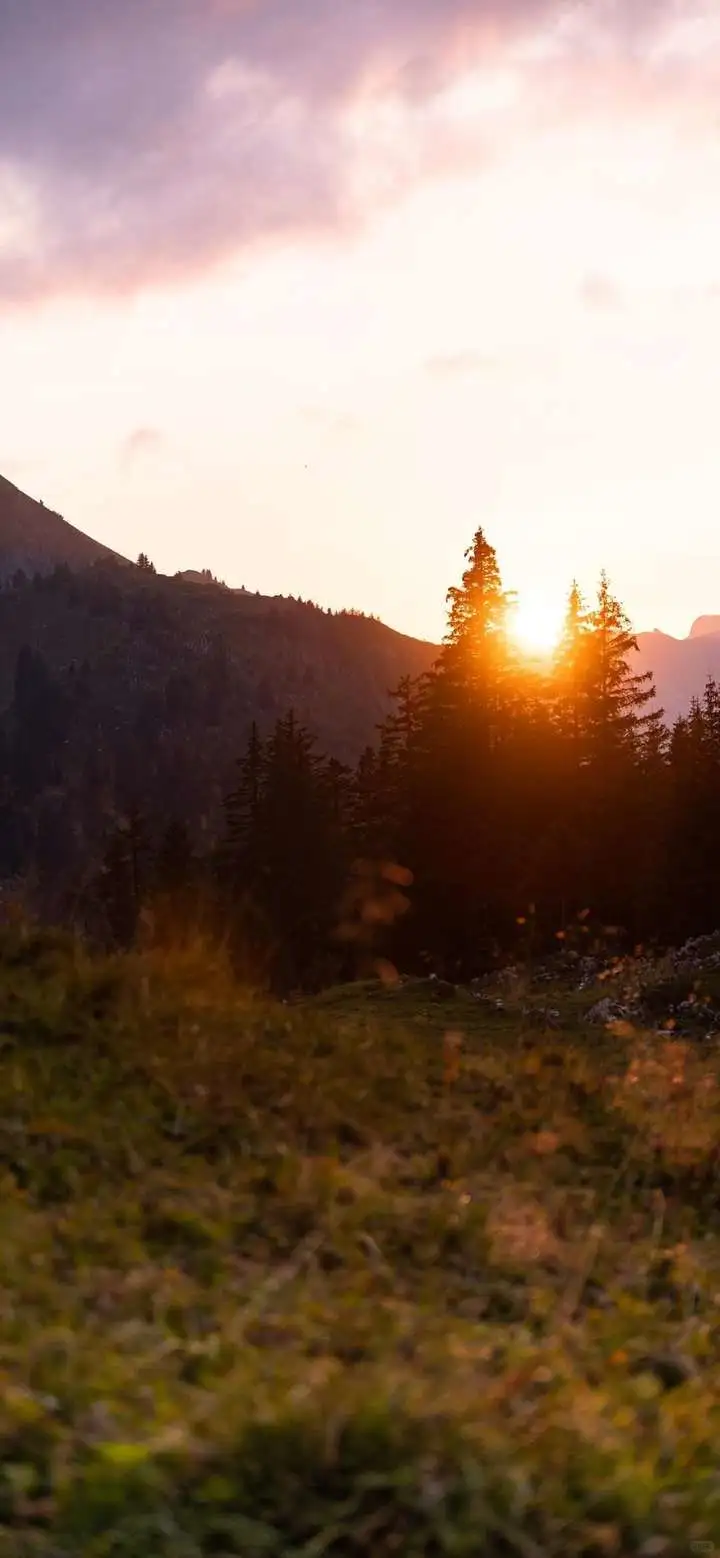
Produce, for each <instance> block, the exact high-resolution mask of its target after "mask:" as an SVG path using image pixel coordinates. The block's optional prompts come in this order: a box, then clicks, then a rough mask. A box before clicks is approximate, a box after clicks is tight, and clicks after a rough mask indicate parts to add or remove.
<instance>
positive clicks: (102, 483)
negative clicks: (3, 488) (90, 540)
mask: <svg viewBox="0 0 720 1558" xmlns="http://www.w3.org/2000/svg"><path fill="white" fill-rule="evenodd" d="M719 87H720V0H713V3H707V0H705V3H699V0H697V3H696V0H575V3H574V0H567V3H566V0H562V3H561V0H123V3H122V4H118V3H117V0H0V406H1V411H2V415H1V416H0V472H1V473H2V474H3V475H5V476H7V477H9V478H10V480H12V481H15V482H16V483H17V484H18V485H19V486H21V487H22V488H23V489H24V490H26V491H28V492H30V493H31V494H32V495H33V496H34V497H42V498H43V500H44V501H45V503H46V504H48V505H49V506H51V507H53V508H55V509H58V510H59V511H60V512H61V513H62V514H63V515H64V516H65V518H66V519H68V520H70V521H71V522H72V523H73V524H75V525H77V526H79V527H80V528H81V529H83V530H86V531H88V532H89V533H90V534H91V535H93V536H95V537H97V539H99V540H101V541H103V542H105V543H106V544H107V545H109V546H111V547H113V548H114V549H116V550H118V551H120V552H122V553H123V554H124V555H127V556H131V557H135V556H136V555H137V553H138V552H139V551H140V550H144V551H146V552H148V553H149V555H150V556H151V557H152V558H153V559H154V561H155V563H156V565H157V566H158V568H159V569H161V570H162V571H163V572H174V571H175V570H176V569H179V568H202V567H208V568H210V569H212V570H213V572H215V573H216V574H218V575H219V576H220V577H222V578H224V579H226V580H227V582H228V583H229V584H232V585H243V584H244V585H245V586H246V587H247V588H249V589H259V590H261V591H262V592H263V593H269V594H293V595H299V596H302V597H304V598H312V599H314V600H316V601H317V602H319V603H320V604H322V605H326V606H331V607H334V608H337V607H340V606H354V607H356V608H359V609H362V610H364V611H367V612H370V613H374V614H377V615H378V616H380V617H382V618H383V619H384V620H385V621H387V622H389V623H390V624H391V625H392V626H394V627H397V628H400V629H401V630H403V631H404V632H408V633H413V634H415V635H417V636H419V637H423V638H431V639H437V638H439V637H440V636H441V634H442V632H443V629H444V621H445V593H446V589H447V587H448V586H449V585H450V584H452V583H455V582H456V581H457V579H458V577H459V575H460V573H461V571H462V566H463V554H464V552H465V550H466V548H467V547H468V545H469V544H470V541H471V539H472V535H473V533H474V531H475V529H476V528H477V526H478V525H482V526H483V528H484V530H485V532H486V535H487V536H488V539H489V540H490V541H491V542H492V544H493V545H494V546H495V547H496V549H497V552H498V556H499V560H500V564H501V568H502V572H503V577H504V580H505V583H506V586H507V587H508V588H511V589H515V590H517V591H518V592H519V594H520V597H521V599H522V600H524V601H525V602H526V603H528V605H529V609H530V610H531V611H532V610H535V611H537V612H540V613H542V612H545V613H547V612H548V611H549V612H553V611H557V612H558V613H559V612H560V610H561V604H562V600H563V597H564V596H565V594H566V592H567V589H568V587H569V585H570V582H571V580H572V579H573V577H577V578H578V579H579V581H580V583H581V585H582V586H583V588H584V589H585V590H586V591H587V593H588V594H590V593H591V592H592V590H593V587H594V584H595V581H596V579H597V575H598V573H599V571H600V569H601V568H603V567H605V568H606V569H607V571H608V573H609V574H610V577H611V580H612V583H613V585H614V587H615V589H616V591H617V593H618V594H619V595H620V596H621V598H622V599H623V600H624V602H625V604H626V606H627V608H628V610H629V611H630V613H631V616H632V618H633V620H634V622H635V625H636V626H637V628H638V629H651V628H655V627H660V628H663V629H664V630H665V631H667V632H670V633H674V634H676V635H677V636H684V635H685V633H686V632H687V631H688V630H689V627H690V624H691V622H692V620H693V618H694V617H696V616H698V615H700V614H701V613H703V612H717V611H720V439H719V437H718V406H719V405H720V201H719V199H718V191H720V95H719V92H718V88H719Z"/></svg>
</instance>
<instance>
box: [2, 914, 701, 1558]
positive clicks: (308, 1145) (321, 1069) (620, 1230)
mask: <svg viewBox="0 0 720 1558" xmlns="http://www.w3.org/2000/svg"><path fill="white" fill-rule="evenodd" d="M596 997H597V992H587V993H586V994H585V995H584V996H583V997H582V1000H581V1001H579V1000H578V997H577V996H567V997H563V996H562V995H558V994H557V993H555V994H554V995H552V997H551V998H550V997H548V995H547V992H543V996H542V1000H543V1003H545V1004H552V1005H554V1006H558V1007H559V1008H560V1011H561V1027H560V1028H559V1029H558V1030H557V1031H555V1030H553V1031H552V1032H548V1033H547V1034H545V1033H543V1032H542V1031H541V1030H539V1029H538V1026H537V1022H536V1021H534V1020H533V1019H532V1018H531V1017H529V1016H528V1015H527V1013H525V1014H524V1013H523V1002H522V1000H521V997H520V996H519V995H517V996H514V997H512V998H508V1000H507V1002H506V1009H505V1010H504V1011H503V1012H500V1013H492V1012H489V1011H488V1010H487V1008H485V1007H484V1005H483V1004H482V1003H478V1002H475V1001H473V1000H472V999H471V998H470V997H469V996H467V997H465V996H462V995H459V996H458V997H457V998H456V999H455V1000H454V1001H452V1002H450V1001H449V1002H447V1004H438V1003H434V1002H433V1001H432V1000H430V999H428V993H427V988H424V987H422V986H409V987H407V988H402V987H401V988H399V989H395V988H384V987H382V986H380V985H377V986H375V985H362V986H354V987H351V988H347V989H342V990H336V991H332V992H328V993H326V994H325V995H324V996H323V997H321V998H318V999H316V1000H315V1001H312V1002H308V1003H306V1004H305V1005H298V1006H282V1005H280V1006H276V1005H270V1004H266V1003H263V1002H259V1001H253V1000H252V999H250V998H249V997H247V996H245V995H242V994H241V993H239V992H238V991H237V989H235V988H234V987H233V985H232V984H231V982H230V981H229V979H228V978H227V976H226V974H225V972H224V970H223V968H222V966H221V965H220V964H214V963H213V962H212V960H211V959H209V958H208V957H205V956H203V955H202V954H201V953H200V952H196V953H194V954H192V955H190V954H188V955H187V956H185V957H183V958H181V957H175V958H173V959H169V960H167V961H165V962H163V960H162V959H160V958H158V957H153V958H150V957H148V958H140V957H138V958H128V959H125V960H117V961H111V962H108V963H106V964H98V963H93V962H91V961H89V960H88V959H87V958H86V957H85V956H84V955H83V954H82V953H81V952H80V951H78V950H77V949H76V948H74V947H73V946H72V944H70V943H67V942H65V941H64V940H63V939H62V938H56V939H52V938H47V937H39V936H37V935H28V934H24V933H22V932H21V931H19V930H15V931H11V932H8V933H6V935H5V938H4V942H3V943H2V945H0V1182H1V1184H0V1190H1V1194H0V1266H1V1268H2V1269H1V1274H0V1385H1V1387H2V1388H1V1390H0V1445H1V1451H2V1453H1V1456H0V1555H1V1558H4V1555H6V1554H7V1555H8V1558H10V1555H12V1558H120V1555H122V1558H130V1555H132V1558H200V1555H205V1554H213V1555H216V1558H218V1555H219V1558H231V1555H232V1558H250V1555H255V1554H257V1555H263V1554H268V1555H277V1558H280V1555H283V1558H285V1555H288V1558H289V1555H294V1558H301V1555H303V1558H321V1555H322V1558H325V1555H329V1558H333V1555H345V1554H347V1555H362V1554H367V1555H370V1554H372V1555H373V1558H376V1555H378V1558H384V1555H387V1554H403V1555H412V1558H415V1555H417V1558H420V1555H423V1558H439V1555H443V1554H448V1555H450V1554H453V1555H454V1554H459V1555H473V1558H560V1555H562V1558H579V1555H583V1558H591V1555H592V1558H604V1555H617V1558H627V1555H630V1554H644V1555H646V1558H657V1555H662V1554H668V1555H674V1554H680V1553H683V1554H685V1553H687V1552H689V1551H690V1550H691V1544H692V1543H693V1542H701V1543H702V1542H710V1541H712V1539H713V1537H714V1536H715V1535H716V1534H717V1533H718V1532H720V1472H719V1471H718V1466H719V1465H720V1200H719V1191H720V1178H719V1176H718V1168H717V1148H718V1143H719V1142H720V1097H719V1096H718V1089H717V1081H716V1079H717V1070H718V1051H717V1048H716V1047H715V1045H714V1044H712V1043H711V1044H698V1045H693V1046H688V1045H686V1044H683V1043H681V1042H679V1041H676V1040H673V1039H672V1037H671V1036H668V1037H667V1038H663V1037H650V1036H645V1035H642V1034H639V1033H637V1032H636V1031H634V1030H633V1029H631V1028H630V1027H628V1026H627V1025H619V1026H618V1028H617V1029H616V1030H615V1031H614V1032H603V1031H602V1030H601V1031H600V1032H598V1031H597V1030H596V1029H589V1028H588V1027H586V1026H585V1025H584V1023H583V1020H582V1018H583V1003H584V1007H585V1008H587V1007H589V1006H590V1005H592V1003H593V1000H594V999H596Z"/></svg>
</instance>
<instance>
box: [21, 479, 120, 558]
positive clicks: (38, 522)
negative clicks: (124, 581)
mask: <svg viewBox="0 0 720 1558" xmlns="http://www.w3.org/2000/svg"><path fill="white" fill-rule="evenodd" d="M116 556H117V554H116V553H115V552H111V551H110V549H109V547H106V546H102V545H101V543H100V542H99V541H93V539H92V537H91V536H87V535H85V534H84V532H83V531H82V530H76V529H75V526H74V525H69V524H68V522H67V520H65V519H63V518H62V516H61V515H60V514H56V513H55V511H54V510H53V509H50V508H46V507H45V504H44V503H42V502H38V501H36V499H35V498H30V497H28V495H27V493H25V492H21V491H20V488H19V487H15V486H14V485H13V483H12V482H11V481H8V480H7V478H6V477H4V476H0V579H8V578H11V577H12V575H13V574H14V573H17V572H18V571H19V570H20V569H21V570H22V571H23V572H24V573H27V574H31V575H32V574H35V573H51V572H52V570H53V568H56V567H58V566H59V565H60V564H62V563H66V564H67V565H68V567H70V568H89V567H91V566H92V564H93V563H96V562H99V561H100V560H101V559H102V558H111V557H116Z"/></svg>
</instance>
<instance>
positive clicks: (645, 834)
mask: <svg viewBox="0 0 720 1558" xmlns="http://www.w3.org/2000/svg"><path fill="white" fill-rule="evenodd" d="M512 607H513V602H512V598H511V596H510V595H509V593H508V592H507V591H506V590H505V589H504V588H503V582H502V578H501V573H500V568H499V564H498V560H497V556H496V553H495V551H494V549H493V547H492V546H491V545H490V543H489V542H488V541H487V539H486V537H485V535H484V533H483V531H482V530H479V531H478V532H477V534H476V535H475V537H474V539H473V542H472V546H471V548H470V550H469V552H468V554H467V558H466V568H465V571H464V573H463V576H462V579H461V582H460V583H459V584H458V585H457V586H454V587H452V588H451V589H450V590H449V592H448V619H447V633H446V636H445V640H444V642H443V644H442V646H441V648H440V651H439V653H438V655H437V659H436V660H435V662H434V663H433V664H432V665H431V666H430V668H429V669H428V670H427V671H424V672H421V673H420V674H419V675H417V676H415V677H412V676H405V677H403V678H402V679H401V681H400V683H399V685H398V686H397V688H396V689H395V691H394V694H393V707H392V711H391V712H390V714H389V715H388V716H387V718H386V719H385V720H384V721H383V722H381V724H380V725H379V727H378V730H377V738H376V740H375V742H374V743H373V744H371V745H368V746H367V747H366V749H365V750H364V751H363V752H362V753H361V755H360V758H359V761H358V762H357V763H356V764H354V765H352V764H347V763H343V762H341V761H339V760H338V759H337V758H336V757H328V756H326V755H325V754H323V753H322V752H321V751H320V750H318V747H317V744H316V741H315V740H314V737H313V733H312V731H311V730H309V729H307V728H306V727H305V725H304V724H303V722H302V721H301V719H299V718H298V716H297V713H296V712H295V711H294V710H293V709H292V708H289V709H288V710H287V712H286V713H284V714H283V715H281V716H279V717H278V718H277V719H276V720H275V721H274V722H270V723H269V724H266V728H265V729H264V730H261V728H260V726H259V724H258V722H257V721H253V723H252V725H251V729H250V734H249V739H248V742H247V746H246V749H245V751H244V752H242V753H240V754H239V756H238V760H237V763H236V769H235V780H234V783H233V784H232V785H230V786H229V787H228V788H227V791H226V793H225V795H224V797H223V805H222V812H221V815H220V816H219V819H218V824H217V826H216V829H215V834H214V836H212V835H211V836H210V837H209V838H208V836H207V834H206V835H205V836H203V834H202V833H198V831H197V830H194V829H193V824H192V821H191V819H189V818H187V817H186V816H183V814H182V812H181V811H180V810H178V811H177V812H176V813H175V814H174V815H173V814H172V799H171V800H170V802H169V805H168V808H167V814H166V816H165V825H164V827H162V828H161V829H159V828H158V825H157V821H155V822H153V819H152V816H151V815H150V814H149V813H148V814H145V813H144V812H143V808H142V806H141V805H135V806H132V807H130V808H129V809H128V812H127V814H126V815H124V816H123V817H122V818H120V820H119V821H118V823H117V825H116V826H115V827H114V828H113V829H112V830H111V831H110V833H109V835H108V836H107V837H106V838H105V839H104V843H103V850H104V853H103V857H102V860H101V862H100V865H99V868H98V870H97V872H96V873H95V875H94V877H93V879H92V881H91V882H90V883H89V884H88V888H87V896H86V899H85V901H84V903H83V904H82V906H81V914H82V916H83V917H84V921H85V924H86V926H87V927H88V928H91V929H92V931H93V933H94V934H96V935H97V936H99V937H100V938H101V939H102V938H103V937H104V938H105V939H106V940H109V942H110V943H111V944H114V945H119V946H131V945H132V944H133V943H134V941H135V939H136V938H137V936H138V935H141V936H142V935H145V936H147V935H150V936H151V937H152V936H160V937H162V936H167V935H171V936H173V935H177V934H178V933H180V932H181V931H182V933H183V934H185V933H187V932H188V931H189V930H190V929H191V927H193V926H195V927H196V928H197V926H198V925H202V926H203V928H204V929H205V930H207V929H209V928H210V927H212V928H213V930H214V931H215V932H216V933H219V934H221V935H222V936H223V937H225V938H228V939H229V941H230V943H231V944H232V946H233V948H234V955H235V957H236V960H237V963H238V967H239V968H241V969H242V972H243V974H244V976H245V977H253V978H256V979H258V980H259V981H260V982H261V983H269V984H270V986H271V987H272V988H273V989H276V990H283V991H285V992H287V991H288V990H292V989H295V988H297V989H303V988H310V989H315V988H320V987H322V986H323V985H324V984H331V983H333V982H335V981H337V979H338V978H342V977H354V976H355V975H357V974H359V973H362V972H367V971H368V970H369V969H372V968H373V967H374V966H375V964H376V963H377V961H378V960H386V961H387V962H388V963H389V964H390V965H394V966H396V967H398V968H401V969H402V970H404V971H407V972H420V971H425V972H428V971H433V972H434V973H435V974H439V975H441V976H443V977H445V978H448V979H464V980H467V979H470V978H472V977H475V976H478V975H482V974H484V973H487V972H488V971H490V970H492V969H494V968H496V967H497V966H498V965H499V964H500V963H502V961H503V960H506V961H507V960H512V959H517V958H521V959H524V958H527V957H529V956H534V955H535V954H539V953H543V954H547V953H548V952H549V951H551V950H552V949H555V950H556V951H558V950H568V951H569V950H571V949H574V951H575V952H578V951H579V950H581V949H582V948H583V947H590V946H597V945H598V944H602V945H603V946H604V947H608V946H611V947H613V948H616V949H617V950H620V951H623V952H631V951H632V950H633V949H634V948H636V947H638V946H642V947H645V948H648V949H649V948H654V949H658V948H661V947H663V946H667V945H672V944H677V943H678V942H679V941H682V940H684V939H686V938H687V937H689V936H692V935H698V934H703V933H705V932H709V931H712V930H713V929H715V928H716V926H717V924H718V921H719V920H720V903H718V885H717V884H718V881H719V880H720V873H719V872H718V865H719V864H720V824H719V823H718V816H717V807H716V795H717V786H718V778H719V777H720V689H719V688H718V687H717V686H716V685H715V684H714V683H713V682H709V683H708V685H707V686H706V687H705V689H704V691H703V692H702V694H701V696H699V697H698V698H697V699H696V701H695V702H694V703H693V705H692V707H691V708H690V709H689V710H688V713H687V716H686V717H685V718H683V719H680V720H679V721H677V722H676V723H675V724H674V726H673V728H671V729H668V728H667V727H666V725H665V724H664V721H663V715H662V711H661V710H659V709H658V708H657V707H656V705H655V690H654V687H653V683H652V678H651V676H650V675H649V674H648V673H643V674H637V673H636V672H635V671H634V669H633V655H634V652H635V647H636V646H635V639H634V636H633V631H632V627H631V625H630V623H629V621H628V618H627V616H626V614H625V612H624V610H623V607H622V605H621V603H620V602H619V601H618V600H617V599H616V598H615V597H614V595H613V593H612V589H611V586H610V584H609V582H608V580H607V578H606V577H605V576H603V577H602V578H601V580H600V582H599V585H598V590H597V596H596V598H595V600H594V601H593V602H591V603H590V604H588V603H586V602H585V601H584V600H583V599H582V597H581V594H580V592H579V590H578V588H577V586H575V585H573V586H572V587H571V588H570V590H569V595H568V601H567V611H566V616H565V622H564V628H563V632H562V637H561V640H560V642H559V644H558V647H557V650H556V652H555V654H554V655H553V656H552V657H551V658H549V659H548V660H547V662H530V661H529V660H528V659H527V657H525V656H523V654H522V652H521V651H520V649H519V648H518V646H517V645H516V643H515V642H514V640H513V636H512V632H511V612H512ZM23 687H24V682H23V669H22V666H21V667H19V672H18V689H17V691H16V699H17V698H20V699H22V697H23V696H26V697H27V696H29V694H28V693H25V694H24V693H23ZM39 726H41V728H42V731H43V739H45V740H51V739H52V722H51V720H48V719H47V718H43V720H42V721H41V722H38V720H37V719H35V718H34V717H33V711H32V709H31V708H30V707H29V708H28V713H27V716H26V717H24V718H23V717H19V720H18V726H17V729H18V732H20V731H21V730H22V731H23V732H24V733H25V736H24V737H23V738H22V739H27V740H28V741H29V742H30V745H31V747H32V745H33V742H34V741H35V740H36V736H34V735H33V732H36V731H37V730H38V728H39ZM22 739H21V738H20V737H19V736H18V739H17V743H16V748H15V752H14V757H13V761H14V764H15V772H16V774H17V775H18V777H19V780H20V782H21V783H27V772H28V770H27V765H28V764H29V763H31V754H25V753H24V752H23V746H22ZM23 764H25V767H24V768H23Z"/></svg>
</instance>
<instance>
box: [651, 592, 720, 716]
mask: <svg viewBox="0 0 720 1558" xmlns="http://www.w3.org/2000/svg"><path fill="white" fill-rule="evenodd" d="M638 648H639V651H640V653H639V656H638V660H637V661H636V662H635V665H634V669H637V670H638V671H652V673H653V676H654V678H655V686H656V688H657V701H658V704H659V706H660V707H661V708H663V709H664V710H665V719H666V721H667V722H668V723H672V722H673V721H674V720H676V719H678V718H679V717H680V716H681V715H683V714H686V713H687V711H688V709H689V707H690V703H691V701H692V699H693V698H694V697H702V693H703V689H704V687H705V683H706V682H707V679H708V677H709V676H712V677H713V678H714V679H715V680H716V681H720V617H713V616H706V617H698V619H697V621H696V622H694V623H693V626H692V628H691V630H690V633H689V635H688V637H687V638H672V637H671V636H670V635H669V634H668V633H661V632H659V631H658V630H656V631H655V632H654V633H639V634H638Z"/></svg>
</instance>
